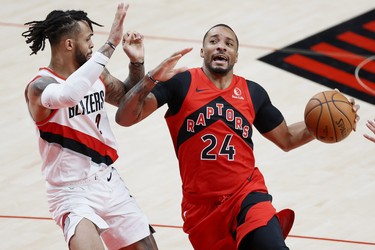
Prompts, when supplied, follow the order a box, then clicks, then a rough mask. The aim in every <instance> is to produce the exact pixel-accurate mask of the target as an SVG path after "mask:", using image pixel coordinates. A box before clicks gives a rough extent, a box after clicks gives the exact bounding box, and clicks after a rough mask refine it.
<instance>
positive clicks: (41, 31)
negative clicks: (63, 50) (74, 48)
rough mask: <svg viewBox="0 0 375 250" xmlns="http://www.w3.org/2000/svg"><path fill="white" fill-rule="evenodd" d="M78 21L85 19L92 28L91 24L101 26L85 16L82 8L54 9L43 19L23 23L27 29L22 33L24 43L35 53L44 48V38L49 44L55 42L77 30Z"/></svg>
mask: <svg viewBox="0 0 375 250" xmlns="http://www.w3.org/2000/svg"><path fill="white" fill-rule="evenodd" d="M78 21H85V22H87V24H88V25H89V27H90V29H91V30H93V28H92V25H93V24H94V25H97V26H100V27H102V25H100V24H98V23H96V22H94V21H92V20H91V19H90V18H88V17H87V13H86V12H84V11H82V10H67V11H62V10H54V11H52V12H51V13H49V14H48V15H47V17H46V19H45V20H43V21H31V22H28V23H25V25H28V26H29V29H28V30H27V31H25V32H23V33H22V36H23V37H25V38H26V43H27V44H30V43H31V45H30V49H31V51H32V52H31V54H30V55H32V54H36V53H37V52H38V51H39V50H44V48H45V39H48V40H49V42H50V44H51V45H53V44H56V43H58V42H59V41H60V39H61V38H62V37H63V36H64V35H66V34H72V33H74V32H77V31H79V26H78Z"/></svg>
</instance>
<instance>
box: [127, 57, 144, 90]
mask: <svg viewBox="0 0 375 250" xmlns="http://www.w3.org/2000/svg"><path fill="white" fill-rule="evenodd" d="M144 76H145V67H144V62H143V61H142V62H130V63H129V75H128V77H127V78H126V80H125V81H124V85H125V89H126V91H129V90H130V89H131V88H132V87H134V86H135V85H136V84H137V83H138V82H139V81H140V80H142V78H143V77H144Z"/></svg>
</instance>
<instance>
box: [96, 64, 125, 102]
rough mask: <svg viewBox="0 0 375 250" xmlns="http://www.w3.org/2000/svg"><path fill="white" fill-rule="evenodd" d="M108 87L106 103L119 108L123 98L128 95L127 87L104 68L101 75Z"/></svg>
mask: <svg viewBox="0 0 375 250" xmlns="http://www.w3.org/2000/svg"><path fill="white" fill-rule="evenodd" d="M101 77H102V79H103V81H104V84H105V87H106V97H105V99H106V101H107V102H108V103H110V104H112V105H114V106H116V107H118V105H119V103H120V100H121V98H122V97H123V96H124V95H125V94H126V92H127V90H126V86H125V85H124V83H123V82H121V81H120V80H119V79H117V78H115V77H113V76H112V75H111V74H110V73H109V71H108V69H107V68H104V70H103V73H102V75H101Z"/></svg>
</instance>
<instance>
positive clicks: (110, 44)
mask: <svg viewBox="0 0 375 250" xmlns="http://www.w3.org/2000/svg"><path fill="white" fill-rule="evenodd" d="M105 44H107V45H109V47H111V48H112V49H113V50H115V49H116V46H115V45H114V44H113V43H111V42H110V41H106V42H105Z"/></svg>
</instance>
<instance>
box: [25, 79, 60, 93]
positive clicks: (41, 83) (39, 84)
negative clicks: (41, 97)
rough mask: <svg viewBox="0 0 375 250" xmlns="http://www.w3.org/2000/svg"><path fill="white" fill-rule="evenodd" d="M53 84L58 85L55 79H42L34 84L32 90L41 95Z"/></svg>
mask: <svg viewBox="0 0 375 250" xmlns="http://www.w3.org/2000/svg"><path fill="white" fill-rule="evenodd" d="M51 83H58V82H57V81H56V80H55V79H54V78H53V77H40V78H38V79H36V80H35V81H34V82H33V83H32V85H31V86H32V89H33V91H34V93H35V94H41V93H42V92H43V90H44V89H45V88H46V87H47V86H48V85H49V84H51Z"/></svg>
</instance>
